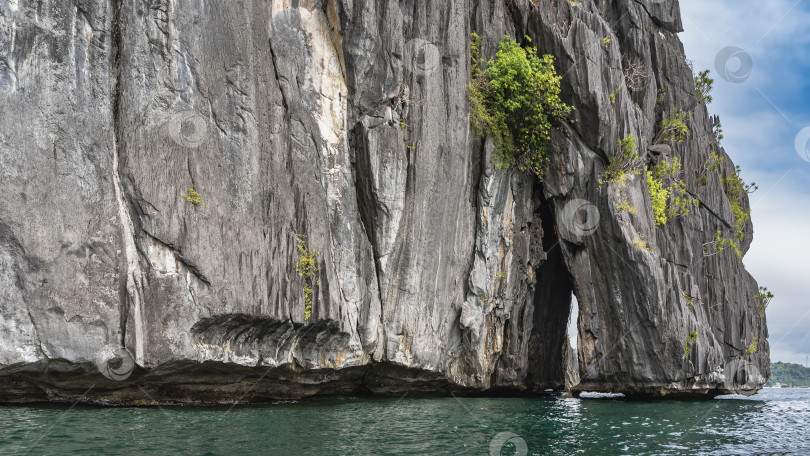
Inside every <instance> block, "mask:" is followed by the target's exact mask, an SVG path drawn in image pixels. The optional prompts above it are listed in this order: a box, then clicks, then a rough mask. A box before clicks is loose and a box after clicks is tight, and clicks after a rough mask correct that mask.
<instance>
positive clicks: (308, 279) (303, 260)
mask: <svg viewBox="0 0 810 456" xmlns="http://www.w3.org/2000/svg"><path fill="white" fill-rule="evenodd" d="M296 248H297V250H298V261H297V262H296V263H295V272H297V273H298V276H299V277H301V278H303V279H304V321H308V320H309V318H310V317H311V316H312V294H313V287H315V286H318V281H317V280H316V279H315V277H316V276H317V274H318V272H319V271H320V270H321V268H320V267H319V266H318V255H319V253H318V251H317V250H314V249H311V248H308V247H307V237H306V236H304V235H300V234H299V235H298V245H297V246H296Z"/></svg>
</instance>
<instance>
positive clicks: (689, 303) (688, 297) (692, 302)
mask: <svg viewBox="0 0 810 456" xmlns="http://www.w3.org/2000/svg"><path fill="white" fill-rule="evenodd" d="M683 297H684V298H686V305H687V306H688V307H695V302H697V301H698V299H697V298H695V297H694V296H691V295H690V294H689V293H687V292H686V291H684V292H683Z"/></svg>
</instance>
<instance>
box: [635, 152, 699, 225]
mask: <svg viewBox="0 0 810 456" xmlns="http://www.w3.org/2000/svg"><path fill="white" fill-rule="evenodd" d="M681 168H682V166H681V162H680V160H678V157H673V158H672V160H669V161H667V160H664V161H662V162H661V163H659V164H658V165H656V166H654V167H653V168H652V169H651V170H648V171H647V186H648V189H649V191H650V200H651V201H652V209H653V215H654V216H655V217H654V218H655V224H656V225H657V226H661V225H664V224H666V223H667V222H668V221H670V220H672V219H675V218H678V217H682V216H684V215H687V214H689V213H690V211H691V208H692V206H695V205H697V204H699V201H698V200H697V199H693V198H690V197H689V196H688V193H687V191H686V183H685V182H684V181H683V178H682V176H681V174H682V172H681Z"/></svg>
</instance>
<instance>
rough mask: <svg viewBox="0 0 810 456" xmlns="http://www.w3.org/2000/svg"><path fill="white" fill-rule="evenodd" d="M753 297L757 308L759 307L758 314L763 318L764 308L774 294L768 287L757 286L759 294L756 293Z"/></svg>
mask: <svg viewBox="0 0 810 456" xmlns="http://www.w3.org/2000/svg"><path fill="white" fill-rule="evenodd" d="M755 298H756V300H757V309H759V315H760V316H761V317H762V318H765V310H766V309H767V308H768V305H769V304H770V303H771V300H772V299H773V298H774V295H773V293H771V292H770V291H768V288H766V287H759V294H757V295H756V296H755Z"/></svg>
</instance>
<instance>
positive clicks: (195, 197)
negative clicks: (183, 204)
mask: <svg viewBox="0 0 810 456" xmlns="http://www.w3.org/2000/svg"><path fill="white" fill-rule="evenodd" d="M180 196H182V197H183V199H184V200H186V201H188V202H189V203H191V205H192V206H194V207H197V206H200V205H202V206H207V204H205V203H203V202H202V200H203V197H202V194H200V193H199V192H198V191H197V190H195V189H194V186H193V185H192V186H191V188H189V189H188V195H186V194H183V195H180Z"/></svg>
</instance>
